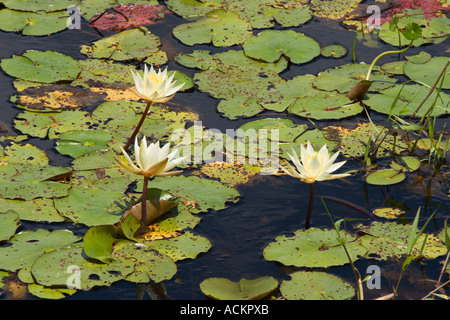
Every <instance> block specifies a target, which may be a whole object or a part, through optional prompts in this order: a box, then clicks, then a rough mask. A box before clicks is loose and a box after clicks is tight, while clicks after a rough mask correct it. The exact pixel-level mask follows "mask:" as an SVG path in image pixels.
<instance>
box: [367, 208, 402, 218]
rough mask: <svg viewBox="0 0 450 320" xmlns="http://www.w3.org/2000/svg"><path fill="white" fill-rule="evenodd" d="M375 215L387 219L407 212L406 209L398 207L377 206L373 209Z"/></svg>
mask: <svg viewBox="0 0 450 320" xmlns="http://www.w3.org/2000/svg"><path fill="white" fill-rule="evenodd" d="M372 212H373V214H374V215H376V216H377V217H380V218H385V219H397V218H398V217H399V216H401V215H402V214H404V213H405V211H403V210H401V209H398V208H377V209H375V210H373V211H372Z"/></svg>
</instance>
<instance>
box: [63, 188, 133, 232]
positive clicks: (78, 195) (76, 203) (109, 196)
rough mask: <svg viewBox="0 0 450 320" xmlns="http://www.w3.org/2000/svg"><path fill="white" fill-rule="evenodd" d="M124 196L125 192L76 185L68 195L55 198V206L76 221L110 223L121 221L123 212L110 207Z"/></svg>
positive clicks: (96, 223) (88, 223)
mask: <svg viewBox="0 0 450 320" xmlns="http://www.w3.org/2000/svg"><path fill="white" fill-rule="evenodd" d="M123 197H124V194H123V192H117V191H107V190H102V189H97V188H85V187H82V186H81V187H77V186H74V187H72V188H71V189H70V192H69V194H68V196H67V197H64V198H59V199H55V207H56V209H57V210H58V211H59V212H60V214H61V215H62V216H64V217H66V218H69V219H70V220H72V221H73V222H75V223H81V224H85V225H87V226H95V225H108V224H114V223H116V222H118V221H119V219H120V216H121V214H120V213H117V212H114V210H112V209H109V208H110V207H112V206H113V205H114V204H115V203H116V202H119V201H120V200H121V199H122V198H123Z"/></svg>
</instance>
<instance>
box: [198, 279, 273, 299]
mask: <svg viewBox="0 0 450 320" xmlns="http://www.w3.org/2000/svg"><path fill="white" fill-rule="evenodd" d="M277 287H278V281H277V280H276V279H274V278H273V277H260V278H257V279H245V278H243V279H240V280H239V281H238V282H234V281H231V280H229V279H226V278H208V279H205V280H203V281H202V282H201V283H200V290H201V291H202V292H203V294H205V295H206V296H208V297H209V298H212V299H217V300H260V299H262V298H264V297H265V296H267V295H268V294H270V293H271V292H272V291H273V290H275V289H276V288H277Z"/></svg>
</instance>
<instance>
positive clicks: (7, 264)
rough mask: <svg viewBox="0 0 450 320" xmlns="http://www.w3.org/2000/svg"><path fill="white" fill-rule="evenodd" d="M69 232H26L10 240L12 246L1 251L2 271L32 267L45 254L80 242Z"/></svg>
mask: <svg viewBox="0 0 450 320" xmlns="http://www.w3.org/2000/svg"><path fill="white" fill-rule="evenodd" d="M79 240H80V238H79V237H78V236H75V235H74V234H73V233H72V232H71V231H69V230H55V231H47V230H43V229H39V230H36V231H24V232H20V233H18V234H16V235H15V236H14V237H12V238H11V239H10V240H9V243H10V244H11V245H10V246H7V247H3V248H2V250H0V257H1V259H0V269H3V270H9V271H15V270H17V269H20V268H23V267H26V266H31V265H32V264H33V262H34V261H35V260H36V259H37V258H38V257H39V256H41V255H42V254H43V253H44V252H46V251H50V250H55V249H57V248H59V247H61V246H64V245H67V244H71V243H74V242H77V241H79Z"/></svg>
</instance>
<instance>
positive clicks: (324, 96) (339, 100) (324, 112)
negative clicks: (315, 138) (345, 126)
mask: <svg viewBox="0 0 450 320" xmlns="http://www.w3.org/2000/svg"><path fill="white" fill-rule="evenodd" d="M316 91H317V90H316ZM310 94H312V93H311V92H310ZM362 111H363V107H362V106H361V105H360V103H359V102H353V103H352V101H350V99H349V98H347V97H346V96H344V95H332V94H330V93H324V92H319V91H317V93H316V95H315V96H306V97H303V98H301V99H298V100H297V101H296V102H295V103H294V104H292V105H291V106H290V107H289V112H291V113H293V114H295V115H298V116H301V117H305V118H312V119H317V120H326V119H341V118H346V117H350V116H354V115H357V114H360V113H361V112H362Z"/></svg>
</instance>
